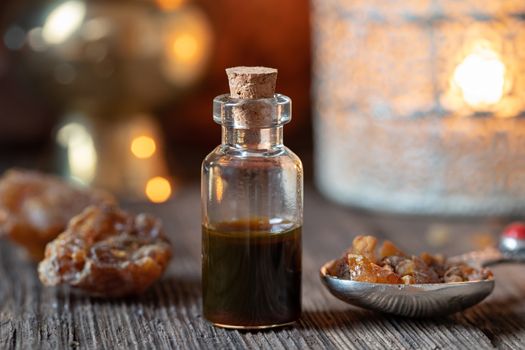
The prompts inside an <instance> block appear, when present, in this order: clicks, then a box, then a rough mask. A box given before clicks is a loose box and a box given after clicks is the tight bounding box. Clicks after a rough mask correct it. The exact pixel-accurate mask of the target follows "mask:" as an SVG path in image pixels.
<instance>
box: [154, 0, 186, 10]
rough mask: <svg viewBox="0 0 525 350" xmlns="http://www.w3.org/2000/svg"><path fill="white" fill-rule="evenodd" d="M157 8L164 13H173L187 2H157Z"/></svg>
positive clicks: (171, 0)
mask: <svg viewBox="0 0 525 350" xmlns="http://www.w3.org/2000/svg"><path fill="white" fill-rule="evenodd" d="M155 2H156V3H157V6H158V7H159V8H160V9H161V10H164V11H173V10H176V9H178V8H179V7H181V6H182V5H184V3H185V2H186V1H185V0H155Z"/></svg>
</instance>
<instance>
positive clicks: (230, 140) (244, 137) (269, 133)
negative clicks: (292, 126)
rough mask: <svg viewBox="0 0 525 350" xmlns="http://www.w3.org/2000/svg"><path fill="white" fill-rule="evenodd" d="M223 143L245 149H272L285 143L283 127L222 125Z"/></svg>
mask: <svg viewBox="0 0 525 350" xmlns="http://www.w3.org/2000/svg"><path fill="white" fill-rule="evenodd" d="M222 144H223V145H227V146H230V147H234V148H237V149H245V150H258V151H264V150H271V149H275V148H277V147H280V146H282V145H283V127H282V126H276V127H272V128H264V129H236V128H233V127H230V126H224V125H223V126H222Z"/></svg>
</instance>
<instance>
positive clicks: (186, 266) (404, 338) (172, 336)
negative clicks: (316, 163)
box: [0, 186, 525, 349]
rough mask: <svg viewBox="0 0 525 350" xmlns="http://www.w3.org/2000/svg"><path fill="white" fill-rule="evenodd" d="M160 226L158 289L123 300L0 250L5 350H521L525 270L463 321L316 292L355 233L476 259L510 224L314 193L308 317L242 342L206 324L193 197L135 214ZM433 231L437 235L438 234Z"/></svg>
mask: <svg viewBox="0 0 525 350" xmlns="http://www.w3.org/2000/svg"><path fill="white" fill-rule="evenodd" d="M126 207H127V208H128V209H130V210H132V211H135V212H139V211H149V212H153V213H155V214H156V215H158V216H160V217H161V218H162V219H163V220H164V223H165V226H166V230H167V231H168V233H169V234H170V237H171V239H172V241H173V243H174V245H175V254H174V259H173V261H172V263H171V266H170V269H169V271H168V273H167V274H166V276H165V277H164V278H163V280H162V281H161V282H159V283H157V284H156V285H155V286H154V287H153V288H152V289H151V290H149V291H148V292H147V293H146V294H144V295H142V296H140V297H135V298H126V299H117V300H104V299H96V298H90V297H87V296H84V295H81V294H78V293H76V292H75V291H72V290H70V289H68V288H64V287H61V288H45V287H43V286H42V285H41V284H40V283H39V281H38V279H37V276H36V271H35V265H34V264H33V263H30V262H28V261H27V259H26V257H25V256H24V254H23V253H22V251H21V250H19V249H17V248H16V247H15V246H13V245H11V244H10V243H9V242H6V241H1V242H0V349H152V348H156V349H172V348H173V349H193V348H194V349H231V348H254V349H259V348H265V349H304V348H313V349H326V348H330V349H333V348H342V349H366V348H372V349H383V348H389V349H444V348H447V349H448V348H463V349H489V348H494V347H497V348H504V349H509V348H515V349H519V348H523V347H524V346H525V300H524V297H525V278H523V277H524V276H525V268H524V267H523V266H518V265H507V266H501V267H497V268H495V269H494V271H495V274H496V279H497V286H496V289H495V292H494V294H493V295H492V296H490V297H489V298H488V299H487V300H486V301H485V302H483V303H482V304H480V305H478V306H476V307H473V308H471V309H469V310H467V311H466V312H463V313H460V314H456V315H453V316H450V317H445V318H438V319H424V320H414V319H405V318H399V317H393V316H387V315H381V314H377V313H373V312H370V311H366V310H363V309H359V308H355V307H351V306H349V305H347V304H345V303H343V302H341V301H339V300H336V299H335V298H334V297H332V296H331V295H330V294H329V293H328V292H327V291H326V290H325V289H324V288H323V286H322V285H321V282H320V281H319V277H318V269H319V267H320V265H322V263H323V262H325V261H326V260H329V259H331V258H333V257H335V256H338V255H339V254H340V253H341V252H342V250H343V249H344V248H345V247H346V246H348V245H349V244H350V242H351V240H352V238H353V237H354V236H355V235H356V234H359V233H363V232H366V233H373V234H376V235H379V236H382V237H389V238H391V239H393V240H395V241H396V242H400V245H401V246H402V247H403V248H405V249H408V250H412V251H414V252H416V251H418V250H421V249H425V248H427V249H428V248H429V246H428V242H429V240H428V239H427V238H428V234H426V233H427V232H428V229H429V227H434V226H435V225H441V226H440V227H441V229H443V227H445V229H446V230H449V234H448V236H447V235H445V236H447V237H448V238H447V239H448V240H446V242H444V243H443V242H442V243H443V244H442V246H441V247H439V246H434V247H430V248H431V249H430V250H431V251H436V250H446V251H447V252H450V253H451V254H455V253H460V252H462V251H465V250H468V249H472V248H475V244H474V243H475V242H476V240H475V239H473V237H474V238H476V237H478V236H479V235H480V234H483V235H485V236H483V237H486V235H487V234H495V233H496V232H498V230H499V229H500V227H501V225H502V223H503V222H504V221H499V220H493V219H490V220H489V219H487V220H478V221H462V220H458V219H454V220H452V219H445V218H441V219H439V218H438V219H436V218H421V217H419V218H409V217H396V216H389V215H380V214H371V213H368V212H364V211H360V210H355V209H347V208H341V207H338V206H336V205H334V204H330V203H329V202H327V201H325V200H324V199H322V198H321V197H320V196H319V195H318V194H316V193H315V191H313V190H312V189H308V190H307V193H306V201H305V224H304V230H303V232H304V236H303V240H304V250H303V316H302V318H301V320H300V322H298V323H297V324H296V325H295V326H294V327H289V328H284V329H279V330H272V331H263V332H239V331H232V330H224V329H219V328H215V327H213V326H211V325H210V324H208V323H207V322H206V321H205V320H203V318H202V316H201V305H200V297H201V291H200V209H199V208H200V207H199V194H198V188H197V187H196V186H193V187H190V188H187V189H184V190H182V191H181V192H180V193H178V194H177V196H176V197H175V199H174V200H173V201H172V202H170V203H168V204H165V205H157V206H153V205H144V204H128V205H126ZM433 225H434V226H433Z"/></svg>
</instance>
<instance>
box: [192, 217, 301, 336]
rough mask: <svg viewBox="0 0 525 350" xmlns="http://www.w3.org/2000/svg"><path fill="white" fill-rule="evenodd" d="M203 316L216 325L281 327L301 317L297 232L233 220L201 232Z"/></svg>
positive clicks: (285, 226) (287, 227) (296, 229)
mask: <svg viewBox="0 0 525 350" xmlns="http://www.w3.org/2000/svg"><path fill="white" fill-rule="evenodd" d="M202 283H203V308H204V317H206V319H208V320H209V321H211V322H213V323H215V324H216V325H219V326H226V327H228V326H229V327H232V328H257V327H269V326H277V325H284V324H288V323H291V322H294V321H296V320H297V319H298V318H299V316H300V314H301V227H293V226H292V225H291V224H286V223H280V224H276V225H273V224H269V223H267V220H266V223H265V222H263V221H257V220H253V221H235V222H228V223H222V224H219V225H216V226H215V228H214V229H210V228H206V227H203V228H202Z"/></svg>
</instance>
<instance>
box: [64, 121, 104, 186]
mask: <svg viewBox="0 0 525 350" xmlns="http://www.w3.org/2000/svg"><path fill="white" fill-rule="evenodd" d="M56 140H57V142H58V143H59V144H60V145H62V146H63V147H64V148H65V149H66V150H67V161H68V164H69V172H70V176H71V178H72V179H73V180H76V181H78V182H80V183H83V184H90V183H91V182H92V181H93V179H94V177H95V172H96V168H97V152H96V150H95V144H94V143H93V139H92V138H91V134H90V133H89V131H88V130H87V128H86V127H85V126H84V125H82V124H79V123H69V124H66V125H64V126H63V127H61V128H60V130H59V131H58V133H57V136H56Z"/></svg>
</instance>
